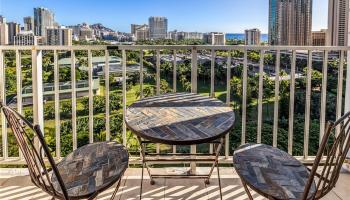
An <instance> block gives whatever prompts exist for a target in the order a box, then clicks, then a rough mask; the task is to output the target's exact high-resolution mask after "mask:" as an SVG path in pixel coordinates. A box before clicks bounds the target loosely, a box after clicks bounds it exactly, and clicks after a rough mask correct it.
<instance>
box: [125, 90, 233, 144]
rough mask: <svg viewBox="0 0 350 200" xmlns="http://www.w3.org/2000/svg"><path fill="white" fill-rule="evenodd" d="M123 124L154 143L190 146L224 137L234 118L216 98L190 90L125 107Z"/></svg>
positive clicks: (150, 98)
mask: <svg viewBox="0 0 350 200" xmlns="http://www.w3.org/2000/svg"><path fill="white" fill-rule="evenodd" d="M125 121H126V125H127V126H128V128H129V129H130V130H132V131H133V132H134V133H135V134H137V135H138V136H140V137H142V138H145V139H147V140H150V141H152V142H155V143H163V144H170V145H192V144H201V143H206V142H210V141H213V140H215V139H217V138H219V137H222V136H224V135H225V134H226V133H227V132H228V131H229V130H230V129H231V128H232V127H233V124H234V121H235V115H234V112H233V111H232V109H231V108H230V107H228V106H227V105H226V104H224V103H223V102H221V101H220V100H217V99H214V98H209V97H206V96H202V95H198V94H193V93H175V94H165V95H159V96H153V97H148V98H144V99H142V100H140V101H137V102H136V103H134V104H132V105H131V106H129V107H128V109H127V111H126V117H125Z"/></svg>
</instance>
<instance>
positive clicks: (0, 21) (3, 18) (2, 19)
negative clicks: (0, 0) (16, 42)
mask: <svg viewBox="0 0 350 200" xmlns="http://www.w3.org/2000/svg"><path fill="white" fill-rule="evenodd" d="M0 23H1V24H3V23H6V18H5V17H4V16H2V15H0Z"/></svg>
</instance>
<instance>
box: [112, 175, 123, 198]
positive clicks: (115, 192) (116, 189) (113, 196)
mask: <svg viewBox="0 0 350 200" xmlns="http://www.w3.org/2000/svg"><path fill="white" fill-rule="evenodd" d="M121 177H123V176H121ZM121 182H122V178H120V179H119V181H118V185H117V187H116V188H115V190H114V192H113V194H112V196H111V198H110V200H113V199H114V198H115V195H116V194H117V191H118V190H119V187H120V183H121Z"/></svg>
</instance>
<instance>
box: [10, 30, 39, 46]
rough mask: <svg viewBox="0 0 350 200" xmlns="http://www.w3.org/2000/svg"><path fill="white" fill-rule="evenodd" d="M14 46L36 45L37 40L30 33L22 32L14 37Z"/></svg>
mask: <svg viewBox="0 0 350 200" xmlns="http://www.w3.org/2000/svg"><path fill="white" fill-rule="evenodd" d="M14 45H19V46H26V45H38V38H37V36H35V35H34V33H33V32H32V31H22V32H20V33H18V34H17V35H16V36H15V40H14Z"/></svg>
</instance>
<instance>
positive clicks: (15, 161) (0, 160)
mask: <svg viewBox="0 0 350 200" xmlns="http://www.w3.org/2000/svg"><path fill="white" fill-rule="evenodd" d="M198 157H199V158H200V157H205V156H197V158H198ZM169 158H170V156H169ZM171 158H173V156H172V157H171ZM294 158H296V159H297V160H299V161H300V162H301V163H303V164H304V165H311V164H313V163H314V159H315V158H316V157H315V156H309V157H308V158H307V159H305V158H304V157H303V156H294ZM54 159H55V162H56V163H58V162H59V161H61V160H62V158H54ZM44 161H45V163H47V164H48V161H47V159H46V158H44ZM218 161H219V163H220V164H232V156H230V157H228V158H225V156H219V157H218ZM151 162H152V163H154V161H151ZM175 162H177V160H176V161H175ZM324 162H325V158H324V159H323V160H322V161H321V163H324ZM141 163H142V160H141V158H140V157H135V156H132V157H129V164H131V165H133V164H141ZM167 163H169V164H172V163H174V162H171V161H168V162H162V164H167ZM197 163H201V164H213V163H212V162H202V161H199V162H197ZM25 164H26V161H25V160H21V159H20V158H19V157H8V158H7V159H4V157H0V165H25Z"/></svg>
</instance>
